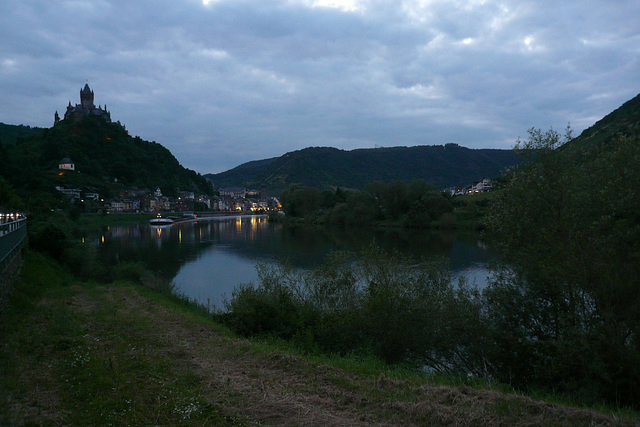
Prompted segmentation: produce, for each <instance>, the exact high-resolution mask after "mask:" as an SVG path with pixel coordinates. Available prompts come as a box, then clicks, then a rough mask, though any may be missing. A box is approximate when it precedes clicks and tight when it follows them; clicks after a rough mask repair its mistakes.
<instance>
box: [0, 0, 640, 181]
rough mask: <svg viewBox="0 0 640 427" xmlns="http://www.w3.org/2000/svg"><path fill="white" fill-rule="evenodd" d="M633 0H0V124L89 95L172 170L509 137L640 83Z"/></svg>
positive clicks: (594, 111) (595, 110)
mask: <svg viewBox="0 0 640 427" xmlns="http://www.w3.org/2000/svg"><path fill="white" fill-rule="evenodd" d="M638 17H640V2H639V1H638V0H616V1H605V0H588V1H586V0H564V1H562V2H559V1H555V0H554V1H551V0H467V1H464V0H459V1H458V0H451V1H447V0H273V1H270V0H204V1H203V0H153V1H151V0H149V1H139V0H53V1H52V0H46V1H44V0H19V1H3V2H1V3H0V94H1V96H2V101H1V102H0V122H3V123H9V124H25V125H31V126H43V127H49V126H51V125H52V122H53V114H54V112H55V111H56V110H58V111H59V112H60V113H61V114H63V112H64V110H65V107H66V105H67V103H68V102H69V101H71V102H72V103H74V104H75V103H79V102H80V99H79V90H80V89H81V88H82V87H83V86H84V84H85V83H87V82H88V83H89V85H90V86H91V88H92V89H93V90H94V91H95V103H96V104H100V105H104V104H107V107H108V109H109V110H110V111H111V116H112V118H113V120H114V121H115V120H119V121H120V122H122V123H123V124H124V125H125V126H126V127H127V129H128V130H129V132H130V133H131V134H132V135H138V136H140V137H141V138H143V139H147V140H151V141H157V142H159V143H161V144H162V145H164V146H165V147H167V148H169V149H170V150H171V151H172V152H173V154H174V155H175V156H176V157H177V158H178V160H179V161H180V163H182V164H183V165H184V166H186V167H188V168H191V169H194V170H196V171H198V172H200V173H209V172H222V171H225V170H227V169H231V168H233V167H235V166H238V165H239V164H241V163H244V162H247V161H251V160H258V159H264V158H270V157H277V156H280V155H282V154H284V153H286V152H288V151H293V150H298V149H302V148H305V147H309V146H332V147H338V148H342V149H347V150H351V149H355V148H373V147H380V146H383V147H389V146H397V145H405V146H413V145H434V144H444V143H448V142H455V143H458V144H460V145H462V146H466V147H470V148H511V147H512V146H513V144H514V142H515V140H516V138H518V137H525V136H526V130H527V129H529V128H531V127H537V128H542V129H548V128H549V127H553V128H555V129H558V130H561V129H563V128H564V127H565V126H566V125H567V123H570V124H571V126H572V127H573V128H574V130H575V131H577V132H578V133H579V132H580V131H582V130H583V129H584V128H586V127H589V126H590V125H592V124H593V123H594V122H595V121H597V120H599V119H600V118H602V117H603V116H604V115H606V114H607V113H609V112H611V111H612V110H614V109H615V108H617V107H618V106H620V105H621V104H622V103H624V102H625V101H627V100H629V99H631V98H632V97H634V96H635V95H637V94H638V93H640V19H639V18H638Z"/></svg>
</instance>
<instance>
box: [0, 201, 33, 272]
mask: <svg viewBox="0 0 640 427" xmlns="http://www.w3.org/2000/svg"><path fill="white" fill-rule="evenodd" d="M26 238H27V218H26V217H25V216H24V215H22V214H21V213H15V212H1V211H0V279H3V278H4V277H5V276H6V273H7V270H9V267H11V265H12V264H13V263H14V262H15V260H16V259H17V258H18V256H19V255H20V249H22V246H23V245H24V243H25V241H26Z"/></svg>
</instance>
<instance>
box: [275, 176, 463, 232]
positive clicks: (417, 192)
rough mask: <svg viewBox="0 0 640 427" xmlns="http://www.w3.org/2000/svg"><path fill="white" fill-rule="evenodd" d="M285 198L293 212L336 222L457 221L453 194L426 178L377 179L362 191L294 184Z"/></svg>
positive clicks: (287, 210)
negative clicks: (385, 181) (412, 179)
mask: <svg viewBox="0 0 640 427" xmlns="http://www.w3.org/2000/svg"><path fill="white" fill-rule="evenodd" d="M281 202H282V205H283V209H284V211H285V213H286V214H287V215H289V216H292V217H296V218H304V219H305V220H307V221H310V222H319V223H328V224H335V225H345V224H349V225H356V224H357V225H370V224H373V223H374V222H376V221H393V222H399V223H400V224H402V225H404V226H407V227H424V226H427V225H429V224H431V223H432V222H434V221H438V220H440V221H443V222H447V223H452V222H453V215H452V214H451V212H452V211H453V205H452V202H451V198H450V197H448V196H446V195H445V194H443V193H441V192H440V191H439V190H438V189H437V188H436V187H435V186H433V185H431V184H428V183H427V182H426V181H424V180H415V181H412V182H410V183H408V184H407V183H405V182H402V181H394V182H391V183H383V182H380V181H374V182H372V183H370V184H369V185H367V187H366V189H365V190H362V191H360V190H348V191H346V190H342V189H340V188H338V189H337V190H335V191H330V190H324V191H321V190H319V189H317V188H313V187H299V186H292V187H290V188H289V189H288V190H285V191H284V192H283V193H282V194H281Z"/></svg>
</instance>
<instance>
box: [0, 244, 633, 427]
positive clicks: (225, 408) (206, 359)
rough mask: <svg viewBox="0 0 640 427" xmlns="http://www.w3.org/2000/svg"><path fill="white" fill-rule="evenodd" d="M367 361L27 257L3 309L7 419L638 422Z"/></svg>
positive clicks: (0, 407) (2, 415)
mask: <svg viewBox="0 0 640 427" xmlns="http://www.w3.org/2000/svg"><path fill="white" fill-rule="evenodd" d="M639 423H640V418H638V417H637V416H636V415H635V414H629V413H620V412H617V413H613V412H611V411H605V410H603V411H600V412H598V411H594V410H589V409H578V408H573V407H568V406H563V405H560V404H557V403H549V402H544V401H538V400H534V399H531V398H529V397H525V396H521V395H518V394H515V393H505V392H502V391H500V389H497V388H492V387H490V385H489V384H487V383H486V382H481V381H476V380H473V379H451V378H449V379H445V380H443V379H435V378H431V377H429V376H427V375H426V374H420V373H415V372H412V371H409V370H405V369H402V368H394V369H391V368H388V367H386V366H385V365H383V364H381V363H380V362H379V361H377V360H375V359H372V358H367V357H358V356H353V357H340V358H338V357H334V358H331V357H304V356H301V355H298V354H295V352H294V351H290V350H288V346H287V344H278V343H273V342H270V343H265V342H258V341H254V342H251V341H247V340H244V339H240V338H238V337H237V336H235V335H233V334H232V333H230V332H229V331H227V330H226V329H224V328H223V327H221V326H219V325H217V324H216V323H214V322H213V321H212V320H211V317H210V316H209V315H208V313H206V311H205V310H203V309H202V308H199V307H197V306H194V305H193V304H190V303H188V302H186V301H185V300H184V299H181V298H179V297H176V296H171V295H166V294H162V293H158V292H154V291H151V290H150V289H148V288H146V287H144V286H141V285H135V284H133V283H129V282H116V283H110V284H97V283H93V282H80V281H78V280H77V279H75V278H74V277H73V276H71V275H70V274H69V273H68V272H67V271H66V270H64V269H63V268H62V267H60V266H59V265H58V264H56V263H55V262H53V261H51V260H50V259H48V258H46V257H44V256H42V255H40V254H37V253H33V252H28V253H27V254H26V256H25V267H24V269H23V274H22V276H21V278H20V279H19V280H18V282H17V283H16V284H15V290H14V292H13V293H12V295H11V296H10V298H9V300H8V301H7V302H6V303H5V304H3V306H2V311H1V312H0V425H23V424H35V425H53V424H55V425H58V424H63V425H69V424H70V425H95V424H113V425H176V424H180V425H255V424H266V425H282V424H286V425H372V424H377V425H397V424H403V425H446V424H448V425H634V424H639Z"/></svg>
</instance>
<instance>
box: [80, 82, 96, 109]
mask: <svg viewBox="0 0 640 427" xmlns="http://www.w3.org/2000/svg"><path fill="white" fill-rule="evenodd" d="M80 104H81V105H82V109H83V110H85V111H90V110H92V109H93V108H94V107H95V106H94V105H93V91H92V90H91V89H90V88H89V83H87V84H85V85H84V88H83V89H82V90H81V91H80Z"/></svg>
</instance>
